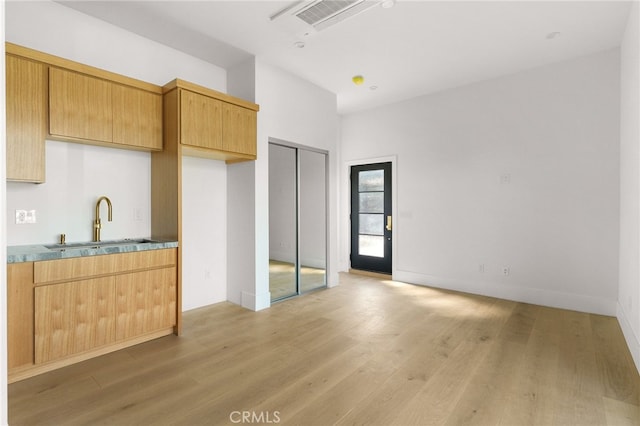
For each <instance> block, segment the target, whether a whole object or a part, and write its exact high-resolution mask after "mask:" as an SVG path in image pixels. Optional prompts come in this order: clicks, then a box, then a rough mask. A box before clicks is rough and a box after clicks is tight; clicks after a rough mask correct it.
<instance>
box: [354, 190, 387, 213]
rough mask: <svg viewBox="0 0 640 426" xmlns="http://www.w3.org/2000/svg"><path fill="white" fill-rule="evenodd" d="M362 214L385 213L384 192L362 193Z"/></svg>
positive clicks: (360, 195)
mask: <svg viewBox="0 0 640 426" xmlns="http://www.w3.org/2000/svg"><path fill="white" fill-rule="evenodd" d="M359 197H360V213H384V192H361V193H360V194H359Z"/></svg>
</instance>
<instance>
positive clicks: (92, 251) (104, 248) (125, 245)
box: [7, 238, 178, 263]
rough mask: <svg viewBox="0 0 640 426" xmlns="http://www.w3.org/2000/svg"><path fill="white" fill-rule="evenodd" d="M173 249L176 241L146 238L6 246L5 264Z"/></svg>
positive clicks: (176, 244) (176, 243) (176, 245)
mask: <svg viewBox="0 0 640 426" xmlns="http://www.w3.org/2000/svg"><path fill="white" fill-rule="evenodd" d="M175 247H178V242H177V241H165V240H154V239H147V238H137V239H124V240H110V241H100V242H85V243H69V244H47V245H42V244H36V245H24V246H8V247H7V263H20V262H37V261H40V260H53V259H65V258H69V257H81V256H96V255H101V254H114V253H128V252H133V251H145V250H160V249H166V248H175Z"/></svg>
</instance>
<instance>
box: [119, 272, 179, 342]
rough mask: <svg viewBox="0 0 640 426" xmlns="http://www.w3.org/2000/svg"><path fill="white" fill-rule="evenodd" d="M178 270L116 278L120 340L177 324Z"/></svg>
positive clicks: (132, 274) (139, 273)
mask: <svg viewBox="0 0 640 426" xmlns="http://www.w3.org/2000/svg"><path fill="white" fill-rule="evenodd" d="M176 279H177V277H176V268H175V267H173V268H161V269H153V270H150V271H143V272H135V273H131V274H123V275H118V276H117V277H116V295H117V296H116V297H117V302H116V303H117V323H116V339H117V340H124V339H128V338H130V337H136V336H140V335H143V334H146V333H149V332H152V331H156V330H160V329H163V328H168V327H173V326H174V325H175V324H176Z"/></svg>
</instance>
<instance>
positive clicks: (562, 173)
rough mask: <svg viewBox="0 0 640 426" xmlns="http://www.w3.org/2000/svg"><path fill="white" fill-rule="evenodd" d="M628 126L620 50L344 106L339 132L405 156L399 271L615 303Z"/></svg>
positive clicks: (583, 302) (510, 295)
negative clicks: (356, 107)
mask: <svg viewBox="0 0 640 426" xmlns="http://www.w3.org/2000/svg"><path fill="white" fill-rule="evenodd" d="M618 138H619V52H618V50H612V51H607V52H603V53H600V54H597V55H593V56H589V57H585V58H579V59H575V60H571V61H567V62H562V63H558V64H554V65H549V66H545V67H542V68H537V69H533V70H530V71H526V72H522V73H518V74H515V75H510V76H505V77H502V78H497V79H493V80H489V81H485V82H481V83H477V84H473V85H469V86H465V87H460V88H457V89H453V90H449V91H445V92H441V93H437V94H433V95H430V96H424V97H420V98H416V99H413V100H410V101H407V102H402V103H398V104H395V105H390V106H387V107H383V108H378V109H374V110H371V111H366V112H362V113H359V114H352V115H348V116H346V117H344V119H343V121H342V137H341V143H342V160H343V161H344V162H348V161H352V160H359V159H362V158H371V157H382V156H388V155H397V159H398V161H397V180H398V182H397V185H398V191H397V192H398V193H397V194H396V195H397V210H398V217H396V220H395V222H394V225H395V226H394V230H395V232H394V244H395V245H396V248H397V256H396V257H395V259H394V278H395V279H398V280H402V281H408V282H413V283H418V284H425V285H432V286H436V287H444V288H451V289H457V290H462V291H468V292H471V293H478V294H487V295H492V296H497V297H502V298H507V299H513V300H522V301H527V302H532V303H539V304H543V305H550V306H559V307H564V308H569V309H576V310H583V311H589V312H598V313H605V314H613V313H615V305H616V299H617V289H616V283H617V280H618V273H617V271H618V223H619V217H618V215H619V207H618V199H619V197H618V193H619V187H618V170H619V168H618V165H619V144H618ZM347 179H348V176H341V181H342V182H341V188H344V192H343V195H342V197H341V201H342V203H343V206H342V214H341V217H342V218H348V196H349V194H348V188H349V186H348V181H347ZM341 230H342V244H343V246H342V252H341V253H344V256H343V257H342V258H341V265H342V266H343V268H345V267H346V266H347V265H348V253H349V241H348V239H349V223H348V220H347V219H344V220H343V222H342V228H341ZM480 265H484V272H480ZM505 266H508V267H509V268H510V274H509V275H508V276H504V275H503V274H502V269H503V267H505Z"/></svg>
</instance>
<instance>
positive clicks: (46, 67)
mask: <svg viewBox="0 0 640 426" xmlns="http://www.w3.org/2000/svg"><path fill="white" fill-rule="evenodd" d="M5 49H6V53H7V55H6V58H7V59H6V68H7V78H6V81H7V92H6V94H7V96H6V102H7V179H8V180H16V181H25V182H44V178H45V166H44V161H45V139H47V138H50V139H56V140H63V141H72V142H80V143H88V144H97V145H104V146H111V147H117V148H127V149H136V150H147V151H160V150H162V148H163V143H162V127H163V123H162V88H161V87H160V86H156V85H154V84H151V83H147V82H144V81H140V80H136V79H133V78H129V77H126V76H123V75H120V74H116V73H112V72H109V71H105V70H101V69H99V68H94V67H91V66H88V65H84V64H80V63H78V62H74V61H70V60H68V59H64V58H60V57H57V56H53V55H49V54H47V53H43V52H39V51H37V50H33V49H29V48H26V47H22V46H18V45H15V44H12V43H6V44H5Z"/></svg>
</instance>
